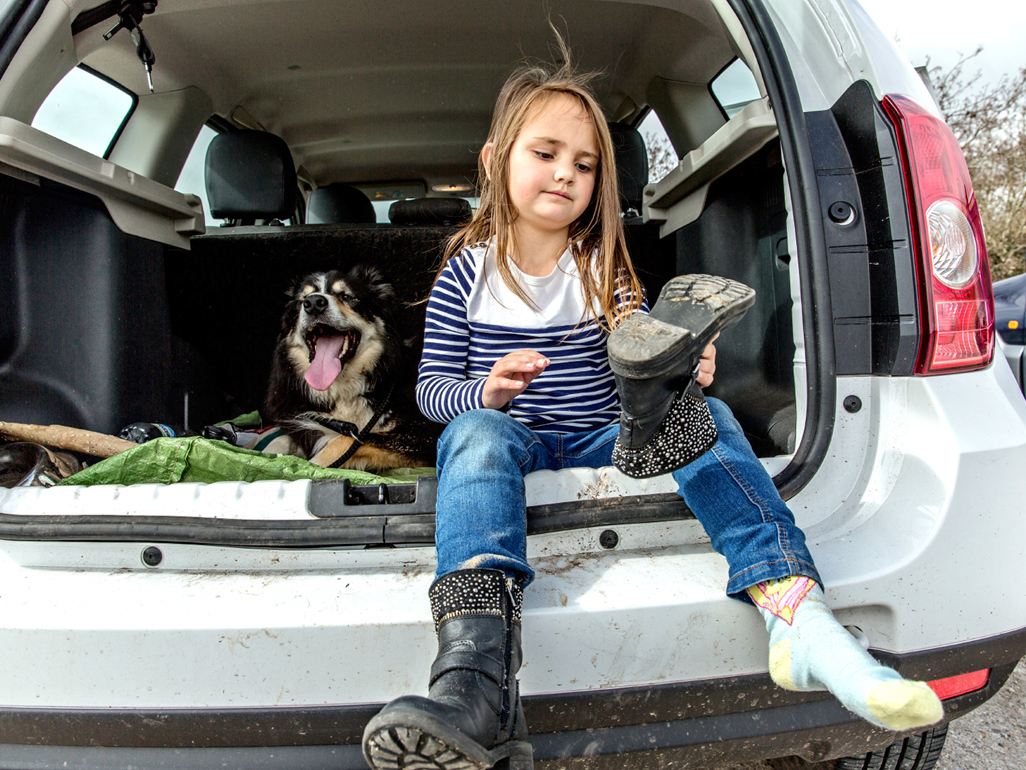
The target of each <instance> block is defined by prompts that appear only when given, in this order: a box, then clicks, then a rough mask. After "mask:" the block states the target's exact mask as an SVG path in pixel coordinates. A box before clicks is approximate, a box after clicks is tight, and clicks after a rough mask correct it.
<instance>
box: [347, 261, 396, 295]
mask: <svg viewBox="0 0 1026 770" xmlns="http://www.w3.org/2000/svg"><path fill="white" fill-rule="evenodd" d="M346 282H347V283H349V285H351V286H352V285H353V284H360V285H363V286H365V287H366V288H367V296H371V297H374V298H375V299H377V300H379V301H381V300H386V299H391V298H393V297H394V296H395V289H394V288H392V284H390V283H389V282H388V281H386V280H385V276H384V275H382V273H381V271H380V270H378V269H377V268H376V267H373V266H371V265H364V264H359V265H356V266H354V267H353V268H352V269H351V270H350V271H349V273H348V274H347V275H346Z"/></svg>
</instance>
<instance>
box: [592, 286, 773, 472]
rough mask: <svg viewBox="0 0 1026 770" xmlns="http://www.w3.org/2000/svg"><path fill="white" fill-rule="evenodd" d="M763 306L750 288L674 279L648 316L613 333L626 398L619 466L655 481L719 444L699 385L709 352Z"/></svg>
mask: <svg viewBox="0 0 1026 770" xmlns="http://www.w3.org/2000/svg"><path fill="white" fill-rule="evenodd" d="M754 302H755V291H754V290H752V289H751V288H749V287H748V286H745V285H744V284H743V283H739V282H737V281H732V280H730V279H728V278H720V277H718V276H713V275H682V276H678V277H677V278H674V279H672V280H670V281H669V282H668V283H667V284H666V285H665V286H664V287H663V290H662V292H661V293H660V294H659V299H658V301H657V302H656V304H655V306H654V307H653V308H652V312H651V313H649V314H648V315H646V314H644V313H635V314H634V315H633V316H631V318H629V319H628V320H627V321H625V322H624V323H622V324H620V326H618V327H617V328H616V329H614V330H613V333H612V334H610V335H609V342H608V344H607V350H608V353H609V365H610V367H611V368H612V370H613V376H614V378H615V380H616V388H617V391H618V392H619V394H620V408H621V412H620V435H619V436H618V437H617V440H616V445H615V446H614V447H613V464H614V465H615V466H616V467H617V468H619V469H620V470H621V471H623V472H624V473H626V474H627V475H628V476H633V477H634V478H648V477H650V476H658V475H660V474H663V473H671V472H673V471H675V470H677V469H678V468H683V467H684V466H685V465H687V464H688V463H690V462H693V461H694V460H696V459H697V458H698V457H700V456H701V455H702V454H704V453H705V452H707V451H708V450H709V449H711V448H712V446H713V444H715V443H716V439H717V432H716V425H715V423H714V422H713V418H712V415H711V414H710V412H709V406H708V404H706V402H705V397H704V396H703V395H702V389H701V388H700V387H698V385H697V383H696V382H695V378H696V377H697V376H698V365H699V362H700V361H701V358H702V351H704V350H705V348H706V346H707V345H708V344H709V342H711V341H712V339H713V337H715V336H716V334H717V333H718V332H720V331H721V330H723V329H725V328H727V327H728V326H730V325H732V324H734V323H736V322H737V321H738V320H740V319H741V317H742V316H743V315H744V314H745V313H746V312H747V310H748V308H750V307H751V306H752V304H753V303H754Z"/></svg>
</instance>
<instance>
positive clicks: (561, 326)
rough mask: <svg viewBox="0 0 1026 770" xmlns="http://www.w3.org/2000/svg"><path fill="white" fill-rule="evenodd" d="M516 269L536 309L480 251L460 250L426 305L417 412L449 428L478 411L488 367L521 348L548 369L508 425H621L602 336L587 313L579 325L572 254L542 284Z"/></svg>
mask: <svg viewBox="0 0 1026 770" xmlns="http://www.w3.org/2000/svg"><path fill="white" fill-rule="evenodd" d="M513 270H514V276H515V277H516V278H517V280H518V282H519V285H520V286H522V287H523V288H524V290H525V292H526V293H527V295H528V296H529V297H530V298H531V299H532V300H533V301H534V303H535V304H536V306H537V307H535V308H532V307H529V306H528V305H526V304H525V303H524V302H523V300H522V299H520V298H519V297H517V296H516V294H515V293H514V292H513V291H512V290H511V289H510V288H509V287H508V286H506V285H505V283H504V282H503V281H502V279H501V277H500V276H499V275H498V272H497V270H496V268H495V266H494V262H492V261H491V259H490V257H489V255H488V253H487V249H486V248H485V247H475V248H473V249H465V250H464V251H463V252H462V253H461V254H460V255H458V256H456V257H453V258H452V259H450V260H449V263H448V264H447V265H446V266H445V269H444V270H443V271H442V274H441V276H440V277H439V279H438V281H437V282H436V284H435V286H434V288H433V289H432V291H431V296H430V298H429V299H428V304H427V321H426V325H425V332H424V352H423V355H422V356H421V361H420V374H419V377H418V380H417V403H418V405H419V406H420V409H421V411H422V412H423V413H424V414H425V415H426V416H427V417H428V418H429V419H432V420H435V421H437V422H443V423H445V422H449V421H451V420H452V419H453V418H455V417H456V416H457V415H459V414H461V413H462V412H465V411H468V410H470V409H479V408H481V392H482V390H483V389H484V383H485V378H487V376H488V374H489V372H490V371H491V368H492V365H493V364H494V363H495V362H496V361H497V360H499V359H500V358H502V357H503V356H504V355H506V354H507V353H511V352H514V351H517V350H524V349H527V350H533V351H536V352H537V353H540V354H541V355H543V356H545V357H547V358H548V359H549V360H550V361H551V362H552V363H551V364H550V365H549V367H548V368H547V369H546V370H545V371H544V372H542V373H541V374H540V375H539V376H538V377H537V378H535V379H534V380H533V381H532V382H531V384H530V385H528V387H527V388H526V390H525V391H524V392H523V393H521V394H520V395H519V396H517V397H516V398H515V399H513V402H512V404H511V406H510V415H511V416H513V417H514V418H516V419H518V420H520V421H521V422H523V423H524V424H526V425H527V426H528V427H530V428H531V429H532V430H537V431H541V432H548V433H575V432H578V431H586V430H593V429H595V428H599V427H602V426H605V425H609V424H611V423H613V422H615V421H616V420H618V419H619V416H620V405H619V400H618V398H617V394H616V386H615V383H614V381H613V373H612V371H611V370H610V368H609V363H608V359H607V356H606V337H607V334H606V332H604V331H603V330H602V328H601V327H600V326H599V325H598V324H597V323H596V322H595V320H594V314H593V313H589V314H588V319H589V320H586V321H582V318H583V317H584V315H585V313H584V310H585V308H584V300H583V296H582V294H581V284H580V280H579V278H578V276H577V268H576V265H575V263H574V261H573V257H572V255H571V254H570V252H569V251H567V252H566V253H564V254H563V256H562V257H561V258H560V260H559V263H558V264H557V266H556V269H555V270H554V271H553V272H552V274H550V275H548V276H545V277H537V276H529V275H525V274H523V273H520V272H519V271H517V270H516V268H515V267H513Z"/></svg>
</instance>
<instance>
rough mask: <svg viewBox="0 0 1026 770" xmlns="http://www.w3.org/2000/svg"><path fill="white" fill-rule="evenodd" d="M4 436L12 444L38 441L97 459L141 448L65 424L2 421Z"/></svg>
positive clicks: (1, 432)
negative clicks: (13, 442) (14, 442)
mask: <svg viewBox="0 0 1026 770" xmlns="http://www.w3.org/2000/svg"><path fill="white" fill-rule="evenodd" d="M0 436H2V437H3V438H4V439H6V440H8V441H34V442H36V443H37V444H45V445H46V446H51V447H56V448H57V449H70V450H71V451H73V452H84V453H85V454H87V455H93V456H94V457H111V456H112V455H116V454H118V453H119V452H124V451H125V450H126V449H131V448H132V447H137V446H139V445H138V444H136V443H135V442H133V441H125V440H124V439H122V438H118V437H117V436H108V435H107V434H106V433H97V432H96V431H92V430H82V429H81V428H69V427H67V426H65V425H29V424H25V423H18V422H0Z"/></svg>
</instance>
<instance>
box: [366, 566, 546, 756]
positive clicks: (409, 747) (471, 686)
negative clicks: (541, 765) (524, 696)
mask: <svg viewBox="0 0 1026 770" xmlns="http://www.w3.org/2000/svg"><path fill="white" fill-rule="evenodd" d="M429 596H430V598H431V614H432V615H433V616H434V620H435V629H436V631H437V633H438V655H437V657H436V658H435V662H434V663H433V664H432V666H431V679H430V689H429V690H428V695H427V697H426V698H423V697H420V696H418V695H406V696H403V697H402V698H397V699H396V700H394V701H392V702H391V703H389V704H388V705H387V706H385V708H383V709H382V710H381V712H380V713H378V715H377V716H375V717H374V718H373V719H372V720H371V721H370V723H369V724H368V725H367V728H366V729H365V730H364V733H363V754H364V757H365V758H366V760H367V762H368V764H370V766H371V767H372V768H374V770H399V769H400V768H418V770H436V769H437V770H485V768H491V767H495V766H496V764H498V763H500V762H501V763H503V764H502V765H501V766H502V767H503V768H507V767H508V768H509V770H532V768H533V767H534V759H533V752H532V749H531V744H530V743H528V742H527V723H526V721H525V719H524V712H523V708H522V706H521V704H520V691H519V686H518V683H517V680H516V673H517V671H518V670H519V669H520V662H521V655H522V653H521V647H520V607H521V603H522V599H523V593H522V591H521V589H520V587H519V586H518V585H517V584H516V583H515V582H514V581H512V580H510V579H508V578H506V576H505V575H504V574H503V573H502V572H500V571H498V570H484V569H474V570H460V571H458V572H450V573H449V574H447V575H443V576H442V577H440V578H438V580H436V581H435V582H434V583H433V584H432V586H431V590H430V591H429Z"/></svg>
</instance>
